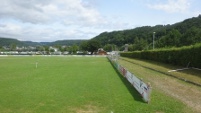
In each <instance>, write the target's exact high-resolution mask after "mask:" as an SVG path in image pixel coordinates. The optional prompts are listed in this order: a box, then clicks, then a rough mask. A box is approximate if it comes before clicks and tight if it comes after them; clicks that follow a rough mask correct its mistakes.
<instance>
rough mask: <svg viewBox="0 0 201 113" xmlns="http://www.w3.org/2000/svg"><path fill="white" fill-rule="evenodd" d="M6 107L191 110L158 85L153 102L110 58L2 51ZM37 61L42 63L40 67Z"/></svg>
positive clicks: (2, 105) (45, 111) (40, 112)
mask: <svg viewBox="0 0 201 113" xmlns="http://www.w3.org/2000/svg"><path fill="white" fill-rule="evenodd" d="M0 62H1V64H0V112H1V113H13V112H15V113H51V112H52V113H111V112H113V113H142V112H143V113H174V112H175V113H189V112H192V110H191V109H189V107H186V105H184V104H183V103H182V102H180V101H178V100H177V99H174V98H172V97H171V96H167V95H166V94H165V93H163V92H161V91H160V90H155V89H153V92H152V95H151V97H152V99H151V100H152V101H151V103H150V104H146V103H144V102H142V99H141V97H140V95H139V94H138V93H137V91H135V90H134V88H133V87H132V86H131V85H130V84H129V83H128V82H127V80H126V79H125V78H123V77H122V76H121V75H119V74H118V73H117V72H116V71H115V70H114V68H113V67H112V66H111V64H110V63H109V61H108V60H107V59H106V58H97V57H38V56H34V57H0ZM36 62H38V67H37V68H36V67H35V65H36Z"/></svg>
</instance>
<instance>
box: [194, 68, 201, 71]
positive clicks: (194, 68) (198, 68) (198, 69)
mask: <svg viewBox="0 0 201 113" xmlns="http://www.w3.org/2000/svg"><path fill="white" fill-rule="evenodd" d="M192 68H193V69H196V70H200V71H201V69H199V68H195V67H192Z"/></svg>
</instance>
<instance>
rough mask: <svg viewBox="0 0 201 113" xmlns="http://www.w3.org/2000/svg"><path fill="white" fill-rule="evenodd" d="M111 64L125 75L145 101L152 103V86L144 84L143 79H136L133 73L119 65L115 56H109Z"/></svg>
mask: <svg viewBox="0 0 201 113" xmlns="http://www.w3.org/2000/svg"><path fill="white" fill-rule="evenodd" d="M108 58H109V60H110V62H111V63H112V64H113V65H114V67H115V68H116V69H117V70H118V71H119V72H120V73H121V75H123V76H124V77H125V78H126V79H127V80H128V81H129V82H130V83H131V84H132V86H133V87H134V88H135V89H136V90H137V91H138V92H139V93H140V95H141V96H142V98H143V100H144V101H145V102H147V103H149V102H150V93H151V86H150V84H146V83H144V82H143V81H142V80H141V79H139V78H138V77H136V76H135V75H134V74H133V73H131V72H129V71H128V70H127V69H126V68H124V67H123V66H121V65H120V64H118V62H117V59H116V58H114V57H113V56H108Z"/></svg>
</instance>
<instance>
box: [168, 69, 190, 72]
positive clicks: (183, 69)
mask: <svg viewBox="0 0 201 113" xmlns="http://www.w3.org/2000/svg"><path fill="white" fill-rule="evenodd" d="M186 69H190V68H182V69H175V70H170V71H168V72H175V71H182V70H186Z"/></svg>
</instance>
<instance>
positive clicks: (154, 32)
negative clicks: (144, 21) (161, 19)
mask: <svg viewBox="0 0 201 113" xmlns="http://www.w3.org/2000/svg"><path fill="white" fill-rule="evenodd" d="M155 33H156V32H153V50H154V38H155Z"/></svg>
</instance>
